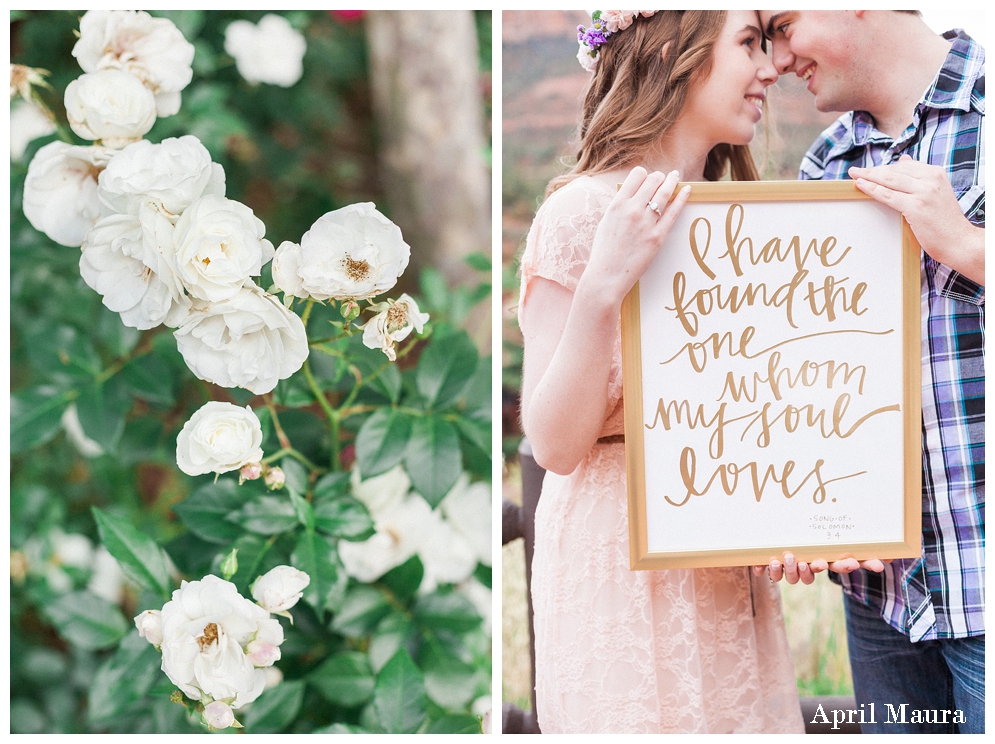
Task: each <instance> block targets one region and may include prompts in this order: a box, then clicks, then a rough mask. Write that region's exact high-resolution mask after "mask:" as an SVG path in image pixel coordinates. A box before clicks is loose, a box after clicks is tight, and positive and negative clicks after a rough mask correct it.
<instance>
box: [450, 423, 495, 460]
mask: <svg viewBox="0 0 995 744" xmlns="http://www.w3.org/2000/svg"><path fill="white" fill-rule="evenodd" d="M456 428H457V429H459V433H460V434H461V435H462V436H463V439H465V440H466V441H467V442H469V443H470V444H472V445H473V446H475V447H477V448H478V449H481V450H483V451H484V452H490V451H491V427H490V424H487V423H483V422H477V421H471V420H470V419H467V418H463V417H462V416H458V417H457V418H456Z"/></svg>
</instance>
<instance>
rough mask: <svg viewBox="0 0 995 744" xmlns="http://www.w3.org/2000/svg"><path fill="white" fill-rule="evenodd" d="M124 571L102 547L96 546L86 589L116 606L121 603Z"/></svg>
mask: <svg viewBox="0 0 995 744" xmlns="http://www.w3.org/2000/svg"><path fill="white" fill-rule="evenodd" d="M124 584H125V579H124V571H122V570H121V564H120V563H118V562H117V559H116V558H115V557H114V556H112V555H111V554H110V552H109V551H108V550H107V548H105V547H104V546H103V545H98V546H97V549H96V550H95V551H94V553H93V573H92V574H91V575H90V583H89V584H87V585H86V588H87V589H89V590H90V591H91V592H93V593H94V594H96V595H97V596H98V597H103V598H104V599H106V600H107V601H108V602H113V603H114V604H117V603H118V602H120V601H121V592H122V590H123V589H124Z"/></svg>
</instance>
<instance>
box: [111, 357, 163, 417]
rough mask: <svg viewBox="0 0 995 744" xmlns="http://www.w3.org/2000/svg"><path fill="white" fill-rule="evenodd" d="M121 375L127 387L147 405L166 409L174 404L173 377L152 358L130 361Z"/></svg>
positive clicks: (158, 361)
mask: <svg viewBox="0 0 995 744" xmlns="http://www.w3.org/2000/svg"><path fill="white" fill-rule="evenodd" d="M121 375H122V376H123V377H124V380H125V382H127V383H128V387H130V388H131V390H132V391H134V393H135V394H136V395H137V396H138V397H139V398H142V399H143V400H146V401H148V402H149V403H157V404H159V405H162V406H167V407H168V406H172V405H173V404H174V403H175V402H176V396H175V395H174V393H173V387H174V380H173V375H172V374H170V370H169V368H168V367H165V366H164V365H163V364H162V362H161V361H160V360H158V359H156V357H154V356H150V355H146V356H141V357H138V359H135V360H133V361H131V362H130V363H128V364H127V365H126V366H125V368H124V369H122V370H121Z"/></svg>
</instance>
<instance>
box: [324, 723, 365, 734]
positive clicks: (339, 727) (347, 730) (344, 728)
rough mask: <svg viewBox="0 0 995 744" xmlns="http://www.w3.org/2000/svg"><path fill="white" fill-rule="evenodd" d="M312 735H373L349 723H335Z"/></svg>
mask: <svg viewBox="0 0 995 744" xmlns="http://www.w3.org/2000/svg"><path fill="white" fill-rule="evenodd" d="M311 733H312V734H372V733H373V732H372V731H367V730H366V729H364V728H361V727H360V726H352V725H350V724H348V723H333V724H332V725H331V726H322V727H321V728H316V729H315V730H314V731H312V732H311Z"/></svg>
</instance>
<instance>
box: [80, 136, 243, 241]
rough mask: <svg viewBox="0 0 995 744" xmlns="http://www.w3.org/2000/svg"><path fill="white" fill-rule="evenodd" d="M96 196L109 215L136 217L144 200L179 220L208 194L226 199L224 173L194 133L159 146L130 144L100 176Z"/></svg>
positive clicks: (143, 143)
mask: <svg viewBox="0 0 995 744" xmlns="http://www.w3.org/2000/svg"><path fill="white" fill-rule="evenodd" d="M99 186H100V188H99V190H98V195H99V197H100V201H101V203H102V204H103V205H104V208H105V209H107V210H109V212H110V213H117V214H129V213H130V214H137V212H138V207H139V205H141V204H143V203H146V202H147V201H148V200H150V199H151V200H152V201H155V202H157V203H159V204H161V206H162V209H163V210H165V212H166V213H167V216H169V217H170V219H171V220H172V221H173V222H174V223H175V222H176V219H177V217H178V216H179V215H180V214H181V213H182V212H183V210H185V209H187V207H189V206H190V205H191V204H193V203H194V202H195V201H196V200H197V199H199V198H200V197H202V196H205V195H207V194H216V195H217V196H224V195H225V172H224V169H223V168H222V167H221V166H220V165H219V164H217V163H213V162H211V154H210V153H209V152H208V151H207V148H206V147H204V145H202V144H201V142H200V140H199V139H197V138H196V137H194V136H193V135H189V134H188V135H186V136H184V137H178V138H177V137H170V138H169V139H164V140H163V141H162V142H160V143H159V144H157V145H153V144H152V143H151V142H149V141H148V140H141V141H140V142H135V143H133V144H131V145H128V146H127V147H125V148H124V149H123V150H121V152H120V153H118V154H117V155H116V156H115V157H114V160H112V161H111V163H110V165H108V167H107V169H106V170H104V172H103V173H101V174H100V179H99Z"/></svg>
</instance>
